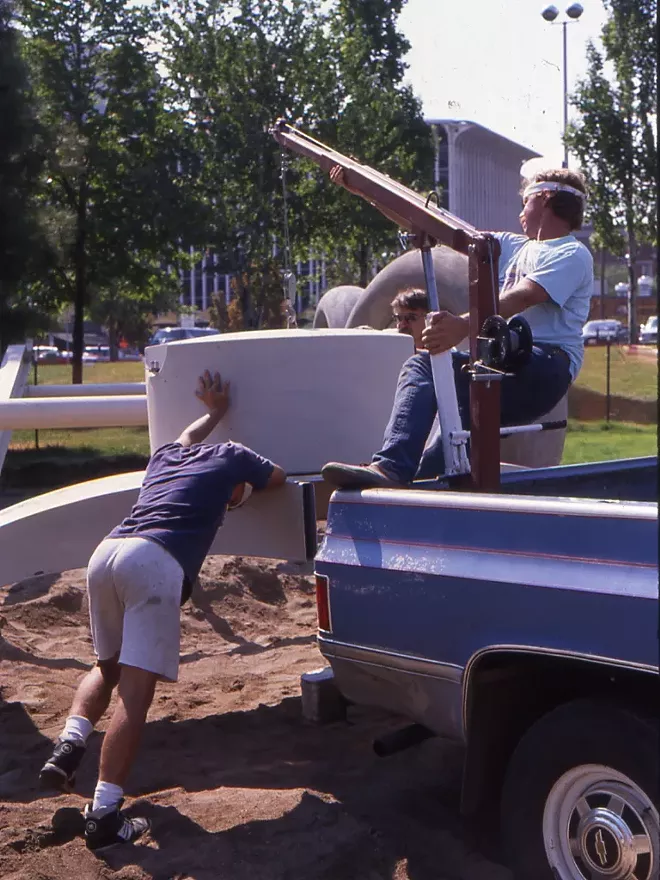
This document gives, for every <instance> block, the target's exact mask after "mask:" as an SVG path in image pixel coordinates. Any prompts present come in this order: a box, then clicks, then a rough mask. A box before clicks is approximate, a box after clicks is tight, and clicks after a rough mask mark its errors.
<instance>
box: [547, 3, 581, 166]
mask: <svg viewBox="0 0 660 880" xmlns="http://www.w3.org/2000/svg"><path fill="white" fill-rule="evenodd" d="M565 12H566V15H567V16H568V18H569V19H571V21H577V20H578V18H579V17H580V16H581V15H582V13H583V12H584V9H583V7H582V4H581V3H571V5H570V6H568V7H567V8H566V10H565ZM541 15H542V16H543V18H544V19H545V20H546V21H548V22H550V24H561V27H562V48H563V62H564V70H563V100H564V131H563V138H562V140H563V142H564V161H563V162H562V168H568V146H567V144H566V131H567V129H568V51H567V40H566V25H567V24H570V22H569V21H561V22H555V19H556V18H557V16H558V15H559V10H558V9H557V7H556V6H546V7H545V9H543V10H542V12H541Z"/></svg>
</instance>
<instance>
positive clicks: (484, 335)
mask: <svg viewBox="0 0 660 880" xmlns="http://www.w3.org/2000/svg"><path fill="white" fill-rule="evenodd" d="M533 344H534V339H533V336H532V330H531V327H530V326H529V324H528V323H527V321H526V320H525V318H523V317H522V315H514V316H513V318H511V320H510V321H509V322H508V323H507V322H506V321H505V320H504V318H502V317H501V316H500V315H491V316H490V318H486V320H485V321H484V323H483V326H482V328H481V333H480V334H479V336H478V337H477V352H478V361H479V362H480V363H481V364H482V365H483V366H484V367H489V368H490V369H493V370H501V371H502V372H504V373H515V372H516V370H518V369H519V368H520V367H522V366H523V365H524V364H526V363H527V361H528V360H529V358H530V355H531V353H532V345H533Z"/></svg>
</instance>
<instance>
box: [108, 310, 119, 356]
mask: <svg viewBox="0 0 660 880" xmlns="http://www.w3.org/2000/svg"><path fill="white" fill-rule="evenodd" d="M117 336H118V333H117V322H116V321H115V319H114V318H110V319H109V320H108V346H109V348H110V361H111V362H112V363H113V364H114V363H116V361H118V360H119V345H118V342H117Z"/></svg>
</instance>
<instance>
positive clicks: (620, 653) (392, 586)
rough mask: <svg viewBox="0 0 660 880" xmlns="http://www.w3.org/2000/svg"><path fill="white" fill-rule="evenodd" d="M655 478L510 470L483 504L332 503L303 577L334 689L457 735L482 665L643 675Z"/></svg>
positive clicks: (469, 497)
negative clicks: (507, 654) (499, 661)
mask: <svg viewBox="0 0 660 880" xmlns="http://www.w3.org/2000/svg"><path fill="white" fill-rule="evenodd" d="M656 473H657V461H656V460H655V459H638V460H632V461H628V462H611V463H605V464H599V465H578V466H570V467H559V468H549V469H544V470H543V471H519V472H514V473H510V474H507V475H505V476H504V477H503V487H502V493H501V494H498V495H487V494H477V493H470V492H453V491H426V489H425V488H420V489H417V488H415V489H410V490H378V489H375V490H367V491H362V492H357V491H352V492H351V491H341V492H336V493H335V494H334V495H333V496H332V499H331V503H330V510H329V515H328V528H327V533H326V537H325V540H324V542H323V545H322V547H321V549H320V552H319V553H318V555H317V559H316V571H317V573H318V574H319V575H321V576H326V577H327V578H328V600H329V606H330V628H329V630H327V631H321V632H320V634H319V646H320V649H321V651H322V653H323V654H324V655H325V656H326V657H327V658H328V660H329V661H330V663H331V664H332V667H333V670H334V672H335V676H336V679H337V684H338V685H339V687H340V689H341V690H342V692H343V693H344V694H345V696H347V697H348V698H349V699H353V700H355V701H356V702H361V703H367V704H371V705H378V706H381V707H382V708H387V709H390V710H392V711H396V712H400V713H401V714H403V715H407V716H408V717H410V718H412V719H414V720H416V721H419V722H420V723H422V724H425V725H426V726H428V727H430V728H431V729H433V730H435V731H436V732H438V733H442V734H444V735H448V736H451V737H456V738H460V737H461V735H462V728H463V721H464V719H463V708H464V707H463V679H464V675H465V672H466V670H467V669H468V667H469V666H470V664H472V663H474V662H475V660H476V659H477V658H479V657H480V656H482V655H483V654H484V653H485V652H492V651H496V650H497V651H543V652H547V653H556V654H562V655H564V656H569V657H572V658H582V659H584V660H587V661H588V660H589V659H590V658H593V659H594V660H595V659H597V660H598V662H602V661H605V662H610V661H611V662H612V663H616V664H617V665H618V666H619V667H621V666H627V667H628V668H636V669H647V670H649V671H656V670H657V613H656V604H657V565H658V550H657V502H656V500H655V495H656V485H657V484H656ZM540 490H541V491H542V492H543V495H542V496H539V495H538V494H537V493H538V492H539V491H540ZM587 493H588V494H589V496H590V497H586V496H587ZM531 496H533V497H531ZM580 496H585V497H580ZM622 499H623V500H622ZM622 621H625V624H622Z"/></svg>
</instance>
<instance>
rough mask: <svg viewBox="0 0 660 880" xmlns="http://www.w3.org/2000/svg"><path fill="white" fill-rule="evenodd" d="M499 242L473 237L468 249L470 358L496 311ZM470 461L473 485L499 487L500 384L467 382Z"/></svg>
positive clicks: (480, 488)
mask: <svg viewBox="0 0 660 880" xmlns="http://www.w3.org/2000/svg"><path fill="white" fill-rule="evenodd" d="M499 255H500V245H499V242H498V241H497V240H496V239H494V238H493V237H492V236H488V235H484V236H479V237H478V238H476V239H475V240H474V241H473V242H472V243H471V244H470V246H469V248H468V278H469V284H470V359H471V361H472V363H474V362H475V361H477V360H478V351H477V336H478V335H479V331H480V329H481V327H482V326H483V323H484V321H485V320H486V318H489V317H490V316H491V315H496V314H497V311H498V296H497V293H498V258H499ZM470 428H471V436H472V442H471V447H470V460H471V465H472V485H473V488H474V489H477V490H478V491H481V492H497V491H499V488H500V384H499V382H498V381H472V382H471V384H470Z"/></svg>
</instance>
